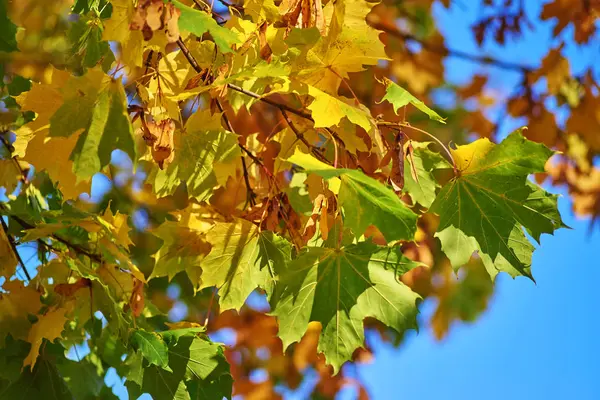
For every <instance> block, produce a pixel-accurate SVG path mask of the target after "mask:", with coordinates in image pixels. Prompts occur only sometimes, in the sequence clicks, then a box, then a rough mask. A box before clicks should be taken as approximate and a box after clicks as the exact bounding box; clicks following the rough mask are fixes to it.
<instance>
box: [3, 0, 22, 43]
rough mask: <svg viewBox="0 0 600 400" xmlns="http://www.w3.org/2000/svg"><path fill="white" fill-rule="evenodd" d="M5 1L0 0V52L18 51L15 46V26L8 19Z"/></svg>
mask: <svg viewBox="0 0 600 400" xmlns="http://www.w3.org/2000/svg"><path fill="white" fill-rule="evenodd" d="M7 11H8V10H7V9H6V0H0V51H5V52H7V53H10V52H11V51H19V48H18V46H17V38H16V34H17V26H16V25H15V24H13V22H12V21H11V20H10V19H9V18H8V12H7Z"/></svg>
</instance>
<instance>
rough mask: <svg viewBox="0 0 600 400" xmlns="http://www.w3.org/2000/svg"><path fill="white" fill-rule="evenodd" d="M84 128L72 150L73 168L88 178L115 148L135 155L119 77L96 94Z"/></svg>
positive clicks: (104, 162)
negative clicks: (89, 117)
mask: <svg viewBox="0 0 600 400" xmlns="http://www.w3.org/2000/svg"><path fill="white" fill-rule="evenodd" d="M93 110H94V111H93V113H92V115H91V119H90V122H89V126H88V127H87V130H86V131H84V132H83V133H82V134H81V135H80V136H79V139H78V140H77V144H76V145H75V147H74V148H73V153H71V159H72V160H73V172H74V173H75V174H76V175H77V177H78V178H80V179H84V178H89V177H91V176H92V175H93V174H95V173H96V172H98V171H100V170H101V169H102V167H104V166H106V165H107V164H108V163H109V162H110V157H111V153H112V151H113V150H115V149H121V150H123V151H124V152H126V153H127V154H128V155H129V156H130V157H131V159H132V160H134V159H135V144H134V138H133V128H132V126H131V122H130V120H129V116H128V115H127V101H126V96H125V91H124V90H123V86H122V84H121V83H120V82H119V81H116V80H112V79H111V80H110V81H109V82H108V84H107V86H106V87H105V89H104V90H103V91H101V92H100V93H99V94H98V99H97V101H96V103H95V106H94V109H93Z"/></svg>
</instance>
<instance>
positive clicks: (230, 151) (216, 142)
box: [154, 110, 240, 201]
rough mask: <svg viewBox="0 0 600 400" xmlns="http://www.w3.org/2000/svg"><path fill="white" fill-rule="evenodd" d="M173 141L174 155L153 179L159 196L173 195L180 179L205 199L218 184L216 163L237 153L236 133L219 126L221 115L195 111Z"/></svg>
mask: <svg viewBox="0 0 600 400" xmlns="http://www.w3.org/2000/svg"><path fill="white" fill-rule="evenodd" d="M180 136H181V138H178V140H177V142H176V143H175V158H174V160H173V162H172V163H171V164H170V165H169V167H168V168H167V169H166V170H163V171H159V172H158V173H157V175H156V178H155V181H154V188H155V191H156V192H157V193H158V194H159V195H167V194H172V193H173V192H174V191H175V189H176V188H177V186H178V185H179V183H180V182H182V181H183V182H186V184H187V188H188V193H189V194H190V195H191V196H193V197H195V198H196V199H197V200H198V201H202V200H206V199H208V198H209V197H210V196H211V195H212V192H213V188H214V187H215V186H216V185H217V177H216V175H215V174H214V172H213V164H214V163H215V162H220V163H227V162H230V161H232V160H233V159H234V158H235V157H236V156H239V155H240V152H239V149H238V139H237V136H236V135H235V134H233V133H231V132H229V131H226V130H224V129H223V127H222V126H221V114H215V115H211V114H210V112H209V111H208V110H205V111H197V112H196V113H194V114H193V115H192V116H191V117H190V118H189V119H188V121H187V122H186V124H185V129H184V132H183V133H182V135H180Z"/></svg>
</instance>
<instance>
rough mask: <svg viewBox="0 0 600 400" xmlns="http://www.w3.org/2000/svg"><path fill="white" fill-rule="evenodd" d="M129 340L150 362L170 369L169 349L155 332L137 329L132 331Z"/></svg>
mask: <svg viewBox="0 0 600 400" xmlns="http://www.w3.org/2000/svg"><path fill="white" fill-rule="evenodd" d="M130 340H131V342H132V343H133V345H134V346H137V348H138V350H139V351H140V353H142V355H143V356H144V358H145V359H146V360H147V361H148V362H149V363H150V364H152V365H156V366H158V367H161V368H164V369H165V370H167V371H171V369H170V368H169V349H168V347H167V344H166V343H165V342H163V340H162V339H161V338H160V337H159V336H158V335H157V334H154V333H152V332H146V331H144V330H141V329H138V330H136V331H135V332H133V334H132V335H131V338H130Z"/></svg>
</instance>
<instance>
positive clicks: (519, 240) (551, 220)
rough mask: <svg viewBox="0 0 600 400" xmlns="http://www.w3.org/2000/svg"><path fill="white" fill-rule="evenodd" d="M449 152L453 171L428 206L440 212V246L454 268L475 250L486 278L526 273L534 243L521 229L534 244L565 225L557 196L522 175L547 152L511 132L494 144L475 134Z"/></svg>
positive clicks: (540, 166)
mask: <svg viewBox="0 0 600 400" xmlns="http://www.w3.org/2000/svg"><path fill="white" fill-rule="evenodd" d="M452 153H453V156H454V159H455V161H456V164H457V167H458V170H459V175H458V176H457V177H455V178H453V179H452V180H451V181H450V182H449V183H448V184H446V185H445V186H444V187H443V188H442V190H441V191H440V193H439V194H438V196H437V198H436V200H435V201H434V203H433V204H432V206H431V208H430V211H432V212H434V213H436V214H439V216H440V225H439V227H438V231H437V233H436V236H437V237H439V238H440V241H441V242H442V250H443V251H444V253H445V254H446V255H447V256H448V258H449V259H450V261H451V263H452V265H453V266H454V267H455V268H459V267H460V266H462V265H464V264H466V263H467V262H468V261H469V259H470V258H471V255H472V254H473V252H476V251H477V252H479V256H480V257H481V259H482V260H483V262H484V265H485V266H486V268H487V269H488V272H489V273H490V275H491V276H492V277H494V276H495V275H496V274H497V273H498V271H505V272H508V273H509V274H511V275H512V276H517V275H525V276H528V277H531V272H530V267H531V256H532V253H533V250H534V247H533V245H532V243H531V242H530V241H529V240H528V239H527V237H526V236H525V234H524V232H523V228H525V229H526V231H527V233H529V235H531V236H532V237H533V238H534V239H535V240H536V241H537V242H538V243H539V241H540V236H541V234H542V233H553V232H554V231H555V230H556V229H558V228H561V227H564V226H565V225H564V223H563V222H562V220H561V217H560V213H559V212H558V209H557V204H556V203H557V196H555V195H551V194H549V193H547V192H545V191H544V190H542V189H541V188H540V187H538V186H537V185H534V184H533V183H530V182H528V180H527V177H528V175H529V174H532V173H535V172H543V171H544V165H545V163H546V161H547V160H548V158H550V156H552V154H553V152H552V151H551V150H549V149H548V148H547V147H546V146H544V145H543V144H539V143H534V142H531V141H529V140H527V139H525V138H524V137H523V136H522V135H521V133H520V132H515V133H513V134H511V135H510V136H508V137H507V138H506V139H505V140H504V141H503V142H502V143H500V144H499V145H495V144H493V143H491V142H490V141H489V140H487V139H479V140H477V141H475V142H473V143H471V144H469V145H466V146H459V147H458V149H457V150H453V151H452Z"/></svg>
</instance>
